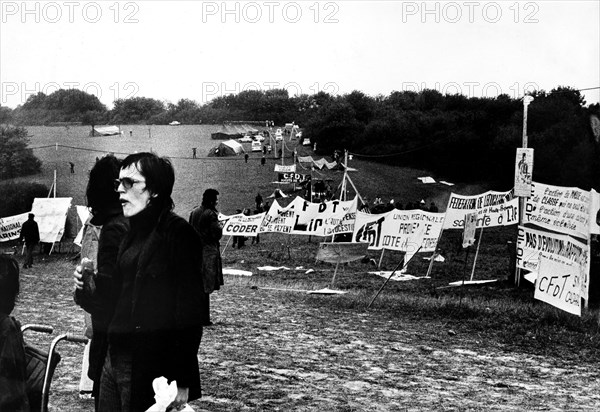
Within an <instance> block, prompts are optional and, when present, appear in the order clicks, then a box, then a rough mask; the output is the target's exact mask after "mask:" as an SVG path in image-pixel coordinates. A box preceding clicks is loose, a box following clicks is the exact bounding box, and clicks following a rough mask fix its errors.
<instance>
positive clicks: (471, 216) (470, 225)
mask: <svg viewBox="0 0 600 412" xmlns="http://www.w3.org/2000/svg"><path fill="white" fill-rule="evenodd" d="M476 230H477V212H473V213H467V214H466V215H465V228H464V231H463V241H462V247H463V248H467V247H469V246H473V244H474V243H475V231H476Z"/></svg>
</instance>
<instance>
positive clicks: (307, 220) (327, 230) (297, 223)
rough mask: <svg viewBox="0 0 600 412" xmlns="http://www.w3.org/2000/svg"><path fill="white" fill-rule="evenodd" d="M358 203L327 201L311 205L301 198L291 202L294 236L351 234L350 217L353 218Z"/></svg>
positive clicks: (353, 201) (354, 201)
mask: <svg viewBox="0 0 600 412" xmlns="http://www.w3.org/2000/svg"><path fill="white" fill-rule="evenodd" d="M357 204H358V201H357V198H356V197H355V198H354V199H353V200H348V201H339V200H333V201H327V202H321V203H311V202H308V201H306V200H304V199H303V198H301V197H296V198H295V199H294V201H293V202H292V205H293V209H294V226H293V228H292V234H294V235H312V236H330V235H332V234H337V233H352V231H353V230H354V225H353V223H354V222H353V221H352V222H351V220H353V219H352V216H353V215H354V216H355V213H356V207H357Z"/></svg>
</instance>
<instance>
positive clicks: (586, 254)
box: [517, 226, 590, 299]
mask: <svg viewBox="0 0 600 412" xmlns="http://www.w3.org/2000/svg"><path fill="white" fill-rule="evenodd" d="M541 256H544V257H547V258H548V259H551V260H552V261H555V262H560V263H563V264H565V265H572V264H575V265H577V266H578V267H580V268H581V272H582V297H583V298H584V299H587V298H588V285H589V273H590V249H589V245H587V244H585V243H583V242H580V241H579V240H577V239H575V238H573V237H571V236H569V235H564V234H560V233H551V232H545V231H542V230H536V229H532V228H528V227H525V226H519V232H518V235H517V267H519V268H521V269H526V270H529V271H532V272H536V273H539V266H540V259H541Z"/></svg>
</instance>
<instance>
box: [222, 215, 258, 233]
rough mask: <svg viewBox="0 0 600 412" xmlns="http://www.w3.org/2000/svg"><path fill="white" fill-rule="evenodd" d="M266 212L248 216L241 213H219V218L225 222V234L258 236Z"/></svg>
mask: <svg viewBox="0 0 600 412" xmlns="http://www.w3.org/2000/svg"><path fill="white" fill-rule="evenodd" d="M265 214H266V212H263V213H259V214H257V215H252V216H246V215H243V214H241V213H240V214H237V215H232V216H225V215H221V214H219V220H220V221H222V222H223V234H224V235H228V236H249V237H256V235H258V231H259V229H260V226H261V224H262V221H263V219H264V218H265Z"/></svg>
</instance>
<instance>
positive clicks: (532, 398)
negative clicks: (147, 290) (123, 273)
mask: <svg viewBox="0 0 600 412" xmlns="http://www.w3.org/2000/svg"><path fill="white" fill-rule="evenodd" d="M57 265H59V266H60V267H58V268H56V269H55V270H54V271H55V272H56V273H60V272H62V273H64V276H56V277H57V278H56V279H50V277H49V276H47V271H46V270H44V267H43V265H38V266H37V267H34V268H33V269H29V270H25V271H24V272H23V276H22V291H21V298H20V302H19V303H18V307H17V310H16V312H15V316H16V317H17V318H18V319H19V320H20V321H21V322H22V323H32V322H35V323H50V324H52V325H54V326H55V333H54V335H53V336H56V335H57V334H59V333H65V332H73V333H81V330H82V326H83V313H82V312H81V310H80V309H78V308H77V307H76V306H75V305H74V303H73V301H72V297H71V284H70V273H71V272H70V271H71V270H72V267H73V266H72V263H71V262H64V263H60V262H59V263H57ZM52 277H55V276H54V275H53V276H52ZM226 283H227V284H226V286H225V287H224V289H223V290H221V291H219V292H216V293H215V294H213V295H212V296H213V298H212V301H211V305H212V308H213V312H212V317H213V320H214V321H215V325H214V326H212V327H209V328H206V329H205V331H204V336H203V339H202V344H201V348H200V352H199V354H198V359H199V364H200V369H201V376H202V384H203V398H202V399H201V400H196V401H194V402H191V406H192V407H193V408H194V409H195V410H196V411H291V410H293V411H398V410H436V411H437V410H482V411H490V410H503V411H505V410H514V411H517V410H518V411H522V410H544V411H547V410H550V411H551V410H556V411H565V410H569V411H581V410H589V411H597V410H599V409H600V379H599V378H600V370H599V368H598V365H597V364H596V363H590V362H586V360H585V359H580V358H578V357H577V356H564V357H557V356H554V357H546V356H542V355H535V354H531V353H525V352H519V351H515V348H514V347H510V348H509V347H508V346H506V344H499V343H497V341H496V340H495V339H493V338H492V336H493V335H492V334H488V333H486V332H481V333H474V332H469V331H465V330H461V329H460V328H454V330H451V329H450V327H449V326H448V325H443V324H441V323H439V322H438V323H435V322H424V321H414V320H411V321H408V320H406V319H403V318H402V317H399V318H393V319H391V318H390V315H389V313H384V312H382V311H378V310H377V308H375V309H374V310H373V309H372V310H370V311H365V310H362V309H361V310H345V309H344V310H342V309H338V310H331V309H323V308H324V307H323V306H321V305H320V302H322V301H323V300H332V299H337V297H336V296H318V297H314V298H311V299H306V298H305V297H304V296H302V294H301V292H290V291H277V290H271V289H262V288H257V287H256V286H252V285H251V282H249V281H248V280H247V278H246V279H240V278H233V277H227V278H226ZM49 293H51V295H52V298H51V299H48V298H47V296H48V294H49ZM51 338H52V337H51V336H47V335H43V334H39V333H31V332H29V333H27V340H29V341H31V342H34V343H36V344H38V345H39V346H42V347H47V346H45V345H47V344H48V343H49V342H50V340H51ZM58 349H59V352H60V353H61V355H62V361H61V363H60V364H59V365H58V367H57V370H56V374H55V377H54V380H53V382H52V394H51V396H50V410H52V411H92V410H93V402H92V401H91V400H81V399H79V397H78V386H77V385H78V381H79V374H80V365H81V357H82V353H83V346H82V345H81V344H72V343H66V342H61V343H60V344H59V348H58ZM573 351H577V349H576V348H573Z"/></svg>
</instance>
